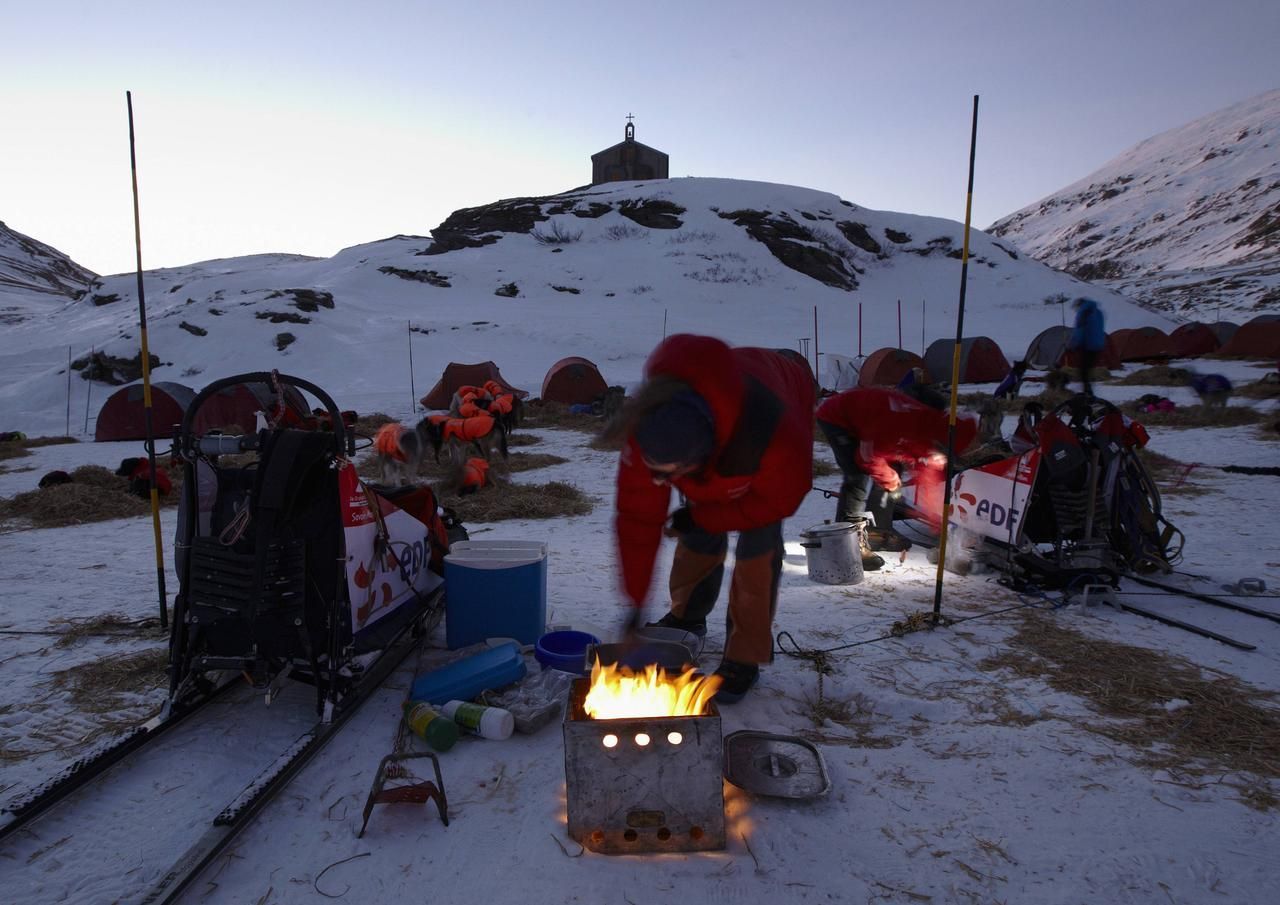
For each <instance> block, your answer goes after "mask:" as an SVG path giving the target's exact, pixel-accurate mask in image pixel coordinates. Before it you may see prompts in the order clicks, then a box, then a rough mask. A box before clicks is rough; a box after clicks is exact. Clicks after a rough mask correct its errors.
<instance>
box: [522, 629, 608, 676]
mask: <svg viewBox="0 0 1280 905" xmlns="http://www.w3.org/2000/svg"><path fill="white" fill-rule="evenodd" d="M599 643H600V639H599V638H597V637H596V636H595V635H592V634H591V633H589V632H575V631H560V632H547V633H546V634H545V635H543V636H542V637H541V638H539V639H538V643H537V644H535V645H534V647H533V657H534V659H535V660H537V661H538V662H539V663H541V664H542V668H543V669H558V670H560V671H561V672H571V673H575V674H577V675H585V674H586V672H587V670H586V666H585V663H586V654H587V646H588V645H590V644H599Z"/></svg>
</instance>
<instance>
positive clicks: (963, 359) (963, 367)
mask: <svg viewBox="0 0 1280 905" xmlns="http://www.w3.org/2000/svg"><path fill="white" fill-rule="evenodd" d="M955 346H956V341H955V340H954V339H935V340H934V341H933V342H932V343H930V344H929V349H928V351H926V352H925V353H924V363H925V365H926V366H927V367H928V369H929V373H930V374H932V375H933V379H934V380H947V381H949V380H950V379H951V367H952V361H953V358H954V355H955ZM1008 373H1009V359H1007V358H1005V355H1004V353H1003V352H1001V351H1000V347H999V346H998V345H996V343H995V340H993V339H991V338H989V337H986V336H971V337H968V338H966V339H962V340H960V383H993V382H997V381H1000V380H1003V379H1004V375H1006V374H1008Z"/></svg>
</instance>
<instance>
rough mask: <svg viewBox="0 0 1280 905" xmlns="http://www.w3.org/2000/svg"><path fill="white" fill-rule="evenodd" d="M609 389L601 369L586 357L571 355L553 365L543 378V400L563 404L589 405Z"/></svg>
mask: <svg viewBox="0 0 1280 905" xmlns="http://www.w3.org/2000/svg"><path fill="white" fill-rule="evenodd" d="M607 389H609V385H608V384H607V383H605V379H604V378H603V377H601V376H600V369H599V368H597V367H596V366H595V364H593V363H592V362H590V361H588V360H587V359H585V358H579V357H578V356H576V355H571V356H569V357H568V358H562V359H560V360H559V361H557V362H556V363H555V364H553V365H552V366H551V368H550V369H549V370H548V371H547V376H546V377H544V378H543V379H542V401H543V402H559V403H562V404H563V405H587V404H590V403H591V402H592V401H593V400H595V399H597V398H598V397H600V396H601V395H603V394H604V392H605V390H607Z"/></svg>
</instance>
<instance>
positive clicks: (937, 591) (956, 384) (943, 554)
mask: <svg viewBox="0 0 1280 905" xmlns="http://www.w3.org/2000/svg"><path fill="white" fill-rule="evenodd" d="M977 151H978V95H976V94H975V95H974V96H973V128H972V130H971V131H970V134H969V188H968V191H967V192H966V193H965V198H964V250H963V251H962V252H961V254H960V310H959V311H958V312H957V313H956V345H955V348H954V349H953V350H952V352H951V410H950V412H949V413H948V415H947V463H946V466H945V470H944V473H945V476H946V479H945V480H944V481H943V483H942V527H941V530H940V531H939V533H938V576H937V579H936V580H935V582H934V587H933V621H934V623H935V624H936V623H937V622H938V621H939V620H940V619H941V618H942V573H943V572H944V571H945V570H946V563H947V522H949V521H950V520H951V478H952V476H953V475H954V474H955V467H954V466H953V465H952V459H953V458H954V457H955V454H956V406H957V404H958V403H959V395H960V343H961V342H962V341H963V340H964V294H965V286H966V285H967V284H968V282H969V279H968V278H969V218H970V215H971V213H972V211H973V161H974V158H975V157H976V156H977Z"/></svg>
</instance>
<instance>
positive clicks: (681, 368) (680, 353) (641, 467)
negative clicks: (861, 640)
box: [613, 334, 814, 703]
mask: <svg viewBox="0 0 1280 905" xmlns="http://www.w3.org/2000/svg"><path fill="white" fill-rule="evenodd" d="M644 375H645V385H644V386H643V388H642V389H641V390H640V391H639V393H638V394H637V395H636V397H635V399H634V400H633V401H632V403H631V404H630V405H629V406H628V407H627V409H626V410H624V413H623V416H622V418H621V419H620V420H619V422H618V423H617V425H616V426H615V429H614V431H613V433H614V434H615V435H616V436H622V437H624V438H625V440H624V443H623V447H622V453H621V456H620V458H619V465H618V487H617V516H616V522H615V528H616V532H617V542H618V555H619V559H620V562H621V569H622V584H623V589H624V591H625V593H626V595H627V597H629V598H630V600H631V603H632V604H633V606H634V609H633V611H632V613H631V616H630V617H629V620H628V626H629V628H630V629H632V630H634V629H635V628H636V627H638V626H639V625H640V624H641V622H642V619H643V607H644V601H645V598H646V597H647V596H648V593H649V585H650V582H651V580H652V578H653V567H654V561H655V559H656V558H657V554H658V546H659V544H660V543H661V540H662V536H663V534H664V533H665V534H666V535H667V536H668V537H675V538H677V544H676V551H675V558H674V559H673V561H672V565H671V580H670V593H671V610H670V612H669V613H667V614H666V615H665V616H663V617H662V618H661V619H659V620H658V621H657V622H654V623H649V624H650V625H659V626H664V627H668V628H680V629H684V630H687V631H692V632H694V633H696V634H699V635H703V634H705V633H706V630H707V616H708V615H709V614H710V613H711V610H712V609H713V608H714V607H715V603H716V598H717V597H718V596H719V593H720V584H721V581H722V579H723V577H724V561H725V555H726V553H727V552H728V532H730V531H734V532H737V534H738V539H737V544H736V546H735V557H736V558H735V562H734V567H733V575H732V577H731V579H730V585H729V607H728V612H727V614H726V623H727V626H728V635H727V640H726V641H725V653H724V658H723V660H722V661H721V663H720V665H719V667H717V669H716V674H717V675H718V676H720V678H721V680H722V685H721V688H720V691H719V692H718V694H717V700H719V701H720V702H722V703H732V702H733V701H736V700H739V699H740V698H741V697H742V696H743V695H744V694H746V692H747V690H748V689H749V688H750V687H751V686H752V685H753V684H754V683H755V681H756V679H757V678H758V676H759V671H760V665H761V664H763V663H768V662H769V661H770V660H771V659H772V656H773V634H772V630H771V629H772V623H773V613H774V610H775V609H776V607H777V599H778V579H779V577H780V575H781V573H782V558H783V546H782V520H783V519H784V518H786V517H787V516H789V515H792V514H793V513H794V512H795V511H796V509H797V508H798V507H799V505H800V503H801V501H802V500H803V499H804V497H805V494H807V493H808V492H809V489H810V487H811V486H812V483H813V404H814V389H813V376H812V374H811V373H810V372H809V369H808V367H807V366H806V365H804V364H802V363H801V362H799V361H796V360H794V359H793V358H792V357H790V356H788V355H785V354H781V353H779V352H777V351H774V350H770V349H756V348H736V349H735V348H730V347H729V346H728V345H726V344H725V343H724V342H721V341H720V340H718V339H714V338H712V337H709V336H693V335H690V334H679V335H676V336H672V337H670V338H668V339H666V340H664V341H663V342H662V343H661V344H660V345H659V346H658V347H657V348H656V349H654V351H653V353H652V354H651V355H650V356H649V360H648V362H647V363H646V364H645V370H644ZM673 487H674V488H675V489H676V490H677V491H679V493H680V494H681V496H682V498H683V502H682V504H681V505H680V507H679V508H677V509H676V510H675V512H673V513H670V517H669V519H668V510H669V508H670V504H671V489H672V488H673ZM664 526H665V527H664Z"/></svg>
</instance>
